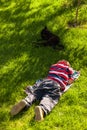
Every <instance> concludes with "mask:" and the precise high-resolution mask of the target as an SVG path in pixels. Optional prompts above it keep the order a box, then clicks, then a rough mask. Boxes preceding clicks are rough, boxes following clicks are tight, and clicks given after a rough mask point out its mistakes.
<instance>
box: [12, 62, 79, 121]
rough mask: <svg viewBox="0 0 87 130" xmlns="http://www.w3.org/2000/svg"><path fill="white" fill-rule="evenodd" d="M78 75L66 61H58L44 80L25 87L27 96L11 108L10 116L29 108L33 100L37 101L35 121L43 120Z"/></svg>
mask: <svg viewBox="0 0 87 130" xmlns="http://www.w3.org/2000/svg"><path fill="white" fill-rule="evenodd" d="M79 75H80V73H79V72H78V71H75V70H73V68H71V67H70V63H69V62H68V61H66V60H61V61H58V62H57V63H56V64H53V65H52V66H51V67H50V69H49V72H48V75H47V77H46V78H45V79H42V80H40V81H39V82H36V84H35V85H34V86H32V87H30V86H29V87H27V89H26V93H27V94H28V96H26V97H25V98H24V99H23V100H21V101H20V102H19V103H17V104H16V105H14V106H13V107H12V109H11V112H10V113H11V115H12V116H14V115H16V114H18V113H19V112H20V111H21V110H23V109H24V108H29V107H30V106H31V105H32V103H33V102H34V101H35V100H39V101H40V103H39V105H38V106H36V107H35V120H36V121H41V120H43V119H44V116H46V115H47V114H48V113H50V112H51V110H52V109H53V108H54V106H55V105H56V104H57V103H58V101H59V98H60V96H61V95H62V94H63V93H64V92H65V91H66V90H67V89H69V88H70V86H71V84H72V83H73V82H74V81H75V80H76V79H77V78H78V77H79Z"/></svg>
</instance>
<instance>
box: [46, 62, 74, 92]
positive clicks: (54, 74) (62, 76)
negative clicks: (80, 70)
mask: <svg viewBox="0 0 87 130" xmlns="http://www.w3.org/2000/svg"><path fill="white" fill-rule="evenodd" d="M73 73H74V70H73V69H72V68H71V67H69V65H67V64H65V62H64V61H63V62H62V61H61V62H58V63H57V64H53V65H52V66H51V67H50V70H49V73H48V76H47V78H49V79H52V80H54V81H56V82H58V83H59V84H60V86H61V88H62V90H64V89H65V87H66V85H68V81H69V80H70V79H72V80H74V79H73V78H72V74H73Z"/></svg>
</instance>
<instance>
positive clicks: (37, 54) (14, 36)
mask: <svg viewBox="0 0 87 130" xmlns="http://www.w3.org/2000/svg"><path fill="white" fill-rule="evenodd" d="M30 4H31V3H30V2H28V3H26V4H24V3H18V4H17V5H16V4H15V3H14V4H13V5H11V3H10V2H9V3H8V4H7V5H5V6H4V7H5V9H4V7H3V9H4V10H3V9H2V10H1V11H0V16H1V17H0V22H1V24H2V26H1V33H2V34H0V42H1V43H0V44H1V45H0V59H1V61H0V64H1V65H0V68H1V72H0V86H1V92H0V95H1V97H0V101H1V102H3V103H5V102H8V101H10V100H13V98H15V95H16V92H17V93H18V91H20V90H21V88H20V87H22V88H23V86H22V83H25V82H26V83H27V82H28V81H30V83H34V81H35V80H36V79H38V78H41V77H45V76H46V74H47V70H48V67H49V66H50V65H51V64H52V63H54V61H55V62H56V61H57V60H59V59H64V58H65V59H68V60H70V61H72V60H71V57H69V53H70V51H72V50H64V51H56V52H55V51H54V50H53V49H52V48H49V47H47V48H44V47H42V48H34V47H33V46H32V41H34V40H37V38H38V37H40V30H41V29H42V28H43V26H45V25H47V24H48V23H49V22H50V21H52V20H53V19H54V17H55V18H56V17H58V15H59V16H61V15H62V14H63V13H64V12H65V10H59V8H58V9H57V8H56V10H55V7H53V9H54V10H55V13H52V14H51V13H50V11H48V12H47V13H46V11H47V10H48V6H49V7H52V5H48V4H47V5H42V6H39V7H38V8H35V9H34V8H30ZM58 11H59V13H58ZM45 13H46V15H45ZM40 16H41V17H40ZM63 27H64V26H63V25H62V26H60V24H59V25H58V29H57V32H58V33H59V35H60V37H61V39H63V35H64V34H65V33H66V31H67V30H66V29H65V28H63ZM61 30H62V31H61ZM61 42H62V41H61ZM78 53H79V55H77V58H78V59H79V60H80V55H81V56H82V54H84V49H82V50H81V51H80V50H79V49H78V48H77V49H76V50H73V54H74V56H73V57H74V58H76V55H75V54H78ZM84 62H85V61H84ZM85 64H86V63H85ZM13 93H15V94H13ZM19 93H20V92H19ZM14 100H15V99H14Z"/></svg>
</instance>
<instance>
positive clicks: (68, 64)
mask: <svg viewBox="0 0 87 130" xmlns="http://www.w3.org/2000/svg"><path fill="white" fill-rule="evenodd" d="M57 63H60V64H64V65H67V66H70V63H69V62H68V61H66V60H59V61H58V62H57Z"/></svg>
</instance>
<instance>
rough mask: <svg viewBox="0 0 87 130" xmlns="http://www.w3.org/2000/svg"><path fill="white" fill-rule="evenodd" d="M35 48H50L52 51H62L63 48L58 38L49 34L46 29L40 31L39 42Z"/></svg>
mask: <svg viewBox="0 0 87 130" xmlns="http://www.w3.org/2000/svg"><path fill="white" fill-rule="evenodd" d="M36 46H51V47H53V48H54V49H56V48H57V47H58V49H63V48H64V46H63V45H61V44H60V38H59V37H58V36H56V35H55V34H53V33H52V32H50V31H49V30H48V28H47V27H44V29H42V31H41V41H40V40H39V41H38V42H37V45H36Z"/></svg>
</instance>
